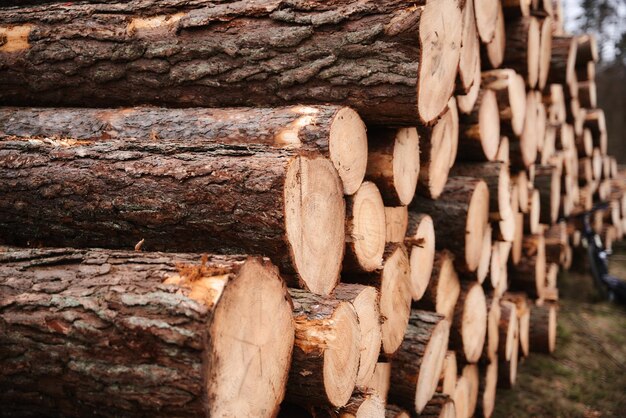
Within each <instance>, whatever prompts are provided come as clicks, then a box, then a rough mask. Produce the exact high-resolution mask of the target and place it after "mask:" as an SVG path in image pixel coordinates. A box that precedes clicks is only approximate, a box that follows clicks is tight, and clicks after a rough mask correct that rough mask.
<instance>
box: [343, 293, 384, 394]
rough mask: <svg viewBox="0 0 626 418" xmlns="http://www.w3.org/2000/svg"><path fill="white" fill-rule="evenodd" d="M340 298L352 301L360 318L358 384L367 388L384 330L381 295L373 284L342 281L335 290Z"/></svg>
mask: <svg viewBox="0 0 626 418" xmlns="http://www.w3.org/2000/svg"><path fill="white" fill-rule="evenodd" d="M333 297H334V298H335V299H338V300H343V301H347V302H350V303H351V304H352V306H353V307H354V310H355V311H356V315H357V319H358V320H359V330H360V334H361V338H360V341H361V345H360V347H359V352H360V357H359V372H358V374H357V378H356V386H357V387H359V388H366V387H367V385H368V384H369V382H370V381H371V380H372V377H373V375H374V369H375V368H376V363H377V361H378V356H379V354H380V347H381V339H382V331H381V326H380V308H379V304H380V295H379V294H378V291H377V290H376V289H375V288H373V287H371V286H363V285H360V284H349V283H340V284H339V285H338V286H337V287H336V288H335V291H334V292H333Z"/></svg>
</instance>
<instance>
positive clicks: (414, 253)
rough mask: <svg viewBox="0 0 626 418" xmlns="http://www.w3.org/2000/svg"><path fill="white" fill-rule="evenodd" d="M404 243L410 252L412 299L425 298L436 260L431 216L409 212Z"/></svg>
mask: <svg viewBox="0 0 626 418" xmlns="http://www.w3.org/2000/svg"><path fill="white" fill-rule="evenodd" d="M404 243H405V245H406V247H407V250H408V252H409V262H410V270H411V276H410V289H411V297H412V298H413V300H414V301H418V300H420V299H421V298H422V296H424V292H426V289H427V288H428V285H429V282H430V277H431V275H432V272H433V263H434V259H435V227H434V224H433V220H432V218H431V217H430V216H428V215H425V214H423V213H415V212H409V214H408V227H407V229H406V236H405V239H404Z"/></svg>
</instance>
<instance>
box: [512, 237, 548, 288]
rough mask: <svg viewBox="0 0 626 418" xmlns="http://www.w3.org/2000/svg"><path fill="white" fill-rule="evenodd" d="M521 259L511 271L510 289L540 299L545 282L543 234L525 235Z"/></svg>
mask: <svg viewBox="0 0 626 418" xmlns="http://www.w3.org/2000/svg"><path fill="white" fill-rule="evenodd" d="M522 246H523V249H522V257H521V259H520V261H519V263H517V265H515V266H514V268H513V269H512V270H511V289H514V290H519V291H523V292H526V293H527V294H528V295H529V296H530V297H532V298H541V296H542V294H543V289H544V287H545V281H546V249H545V248H546V247H545V241H544V238H543V234H537V235H526V236H525V237H524V240H523V242H522Z"/></svg>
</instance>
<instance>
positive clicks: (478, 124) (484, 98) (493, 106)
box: [457, 89, 500, 161]
mask: <svg viewBox="0 0 626 418" xmlns="http://www.w3.org/2000/svg"><path fill="white" fill-rule="evenodd" d="M499 144H500V113H499V111H498V102H497V99H496V94H495V92H493V91H492V90H489V89H481V90H480V92H479V94H478V98H477V100H476V103H475V104H474V108H473V109H472V111H471V113H469V114H467V115H461V116H460V118H459V147H460V148H462V150H463V152H461V153H459V154H457V160H462V161H494V160H495V159H496V155H497V153H498V146H499Z"/></svg>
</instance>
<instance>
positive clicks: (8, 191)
mask: <svg viewBox="0 0 626 418" xmlns="http://www.w3.org/2000/svg"><path fill="white" fill-rule="evenodd" d="M0 167H2V170H0V194H2V195H3V196H4V197H5V198H4V199H1V201H0V215H1V216H0V219H2V220H0V235H2V237H3V238H2V239H3V241H4V242H5V243H9V244H16V245H33V246H35V245H39V244H44V245H54V246H63V245H71V246H75V247H88V246H98V247H107V248H133V246H134V245H135V244H136V243H137V242H139V241H140V240H142V239H144V240H145V244H144V248H145V249H148V250H167V251H218V250H219V251H221V252H227V253H238V252H239V253H245V252H247V253H252V254H264V255H267V256H268V257H270V258H271V259H272V261H273V262H274V263H276V264H277V265H278V266H279V267H280V268H281V271H283V272H285V273H288V274H294V273H295V276H294V277H293V278H292V283H293V284H298V283H297V282H298V280H296V279H299V281H300V282H301V284H303V285H304V286H306V287H307V288H308V289H310V290H311V291H312V292H315V293H320V294H328V293H330V292H331V291H332V289H333V288H334V287H335V285H336V284H337V281H338V279H339V270H340V268H341V259H342V256H343V247H344V246H345V237H344V224H345V204H344V200H343V192H342V186H341V181H340V179H339V177H338V175H337V172H336V170H335V168H334V167H333V166H332V163H331V162H330V161H328V160H327V159H324V158H321V157H305V156H294V155H293V154H291V153H290V152H289V151H283V150H277V149H276V150H274V149H268V148H267V147H252V146H245V147H244V146H230V145H213V144H204V143H202V142H200V143H198V142H194V141H174V140H171V141H159V142H158V143H154V142H150V143H147V142H145V141H132V140H125V141H119V140H116V141H107V142H91V141H87V142H85V141H73V140H63V139H58V140H51V139H28V138H25V139H24V138H17V139H5V140H0ZM157 190H158V195H155V191H157ZM122 231H123V232H122ZM191 236H193V239H189V238H190V237H191ZM287 278H288V277H287Z"/></svg>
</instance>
